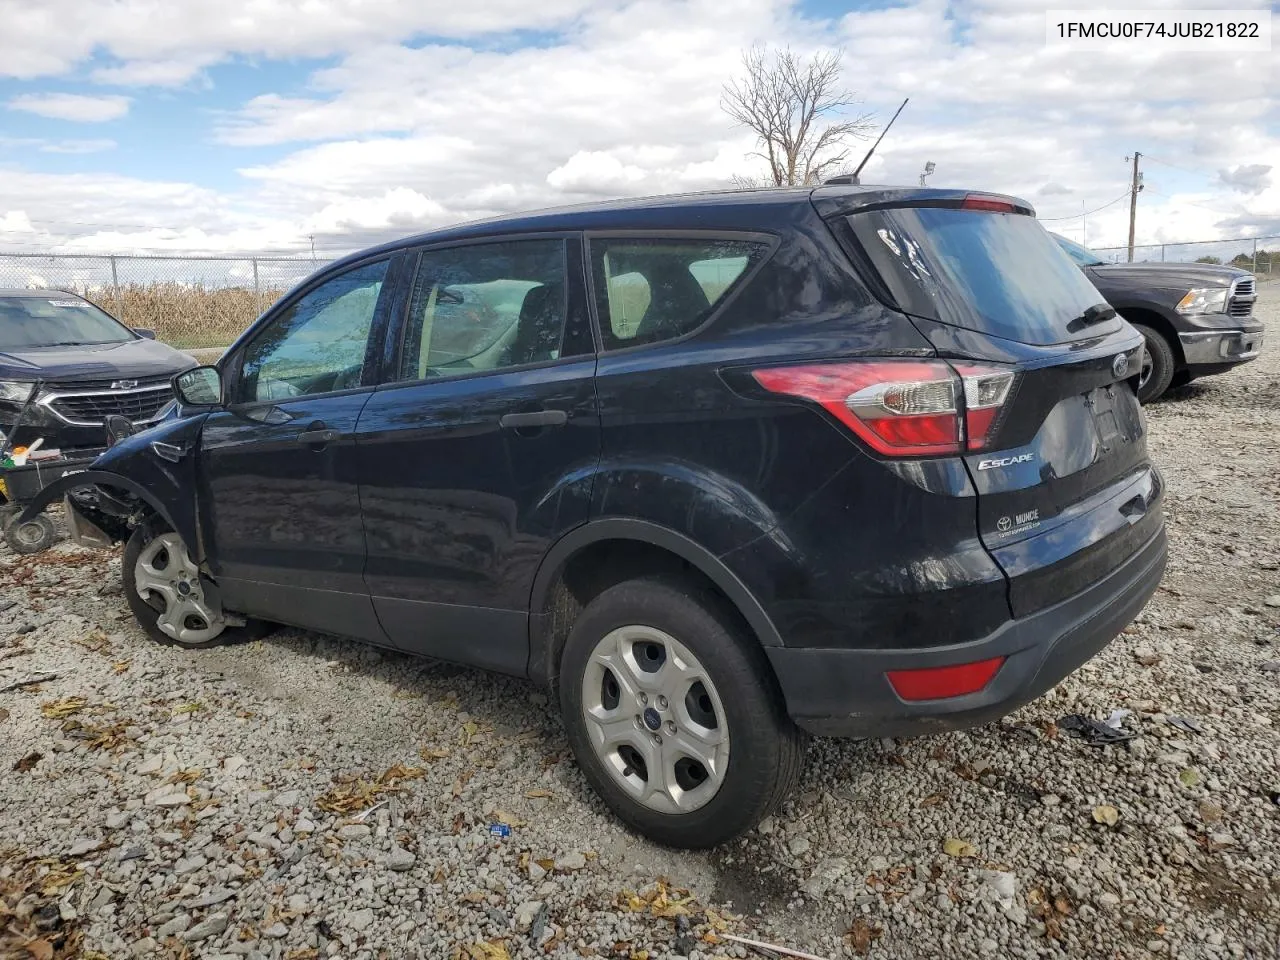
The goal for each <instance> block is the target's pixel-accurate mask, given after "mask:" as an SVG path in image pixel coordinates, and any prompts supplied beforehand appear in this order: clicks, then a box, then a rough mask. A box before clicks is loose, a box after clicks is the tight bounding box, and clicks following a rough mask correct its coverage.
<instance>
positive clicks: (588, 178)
mask: <svg viewBox="0 0 1280 960" xmlns="http://www.w3.org/2000/svg"><path fill="white" fill-rule="evenodd" d="M644 179H645V172H644V170H642V169H641V168H640V167H637V166H635V165H634V164H630V163H623V162H622V161H621V160H619V159H618V158H617V157H615V156H613V155H612V154H610V153H605V152H604V151H603V150H594V151H587V150H579V151H578V152H577V153H575V154H574V155H573V156H572V157H570V158H569V160H568V162H567V163H565V164H563V165H562V166H559V167H556V168H555V169H554V170H552V171H551V172H550V173H548V174H547V183H549V184H551V186H553V187H555V188H556V189H557V190H563V191H565V192H566V193H598V194H602V195H606V196H607V195H609V194H617V193H627V192H629V191H630V190H631V188H632V187H634V186H635V185H636V184H637V183H638V182H640V181H641V180H644Z"/></svg>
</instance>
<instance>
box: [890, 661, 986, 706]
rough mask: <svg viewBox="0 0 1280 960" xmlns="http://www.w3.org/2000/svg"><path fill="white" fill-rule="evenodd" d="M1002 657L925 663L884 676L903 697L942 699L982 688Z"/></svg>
mask: <svg viewBox="0 0 1280 960" xmlns="http://www.w3.org/2000/svg"><path fill="white" fill-rule="evenodd" d="M1003 664H1004V657H994V658H992V659H991V660H979V661H977V662H976V663H957V664H955V665H954V666H950V667H926V668H924V669H922V670H890V671H888V672H887V673H886V674H885V676H886V677H888V678H889V684H890V686H892V687H893V690H894V692H895V693H896V694H897V695H898V696H899V697H901V698H902V699H903V700H944V699H946V698H947V697H963V696H964V695H965V694H966V693H977V692H978V691H979V690H982V689H983V688H984V687H986V685H987V684H988V683H990V682H991V678H992V677H994V676H995V675H996V672H997V671H999V669H1000V667H1001V665H1003Z"/></svg>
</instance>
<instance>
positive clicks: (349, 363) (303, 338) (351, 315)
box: [236, 260, 389, 403]
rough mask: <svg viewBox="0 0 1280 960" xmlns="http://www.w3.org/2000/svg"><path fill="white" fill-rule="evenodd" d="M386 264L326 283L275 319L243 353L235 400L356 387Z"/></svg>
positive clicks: (280, 397)
mask: <svg viewBox="0 0 1280 960" xmlns="http://www.w3.org/2000/svg"><path fill="white" fill-rule="evenodd" d="M388 262H389V261H386V260H379V261H377V262H375V263H366V264H364V265H362V266H359V267H356V268H355V269H354V270H349V271H347V272H346V273H343V274H339V275H338V276H336V277H332V278H330V279H328V280H326V281H325V282H324V283H322V284H320V285H319V286H317V287H313V288H312V289H311V290H309V291H307V292H306V293H305V294H303V295H302V296H301V297H300V298H298V299H297V300H296V301H294V303H293V304H292V305H291V306H289V307H288V308H287V309H286V310H285V311H284V312H282V313H280V314H279V315H277V316H276V317H275V318H274V319H273V320H272V322H271V323H270V324H268V326H267V327H266V328H265V329H264V330H263V331H262V332H261V333H260V334H259V335H258V336H257V337H256V338H255V339H254V340H253V341H252V342H251V343H250V344H249V346H248V348H247V349H246V350H245V355H244V363H243V365H242V367H241V374H240V389H239V391H238V392H239V396H237V397H236V399H237V400H239V401H240V402H243V403H252V402H255V401H258V402H261V401H280V400H287V399H289V398H290V397H302V396H309V395H312V394H318V393H332V392H334V391H337V390H348V389H351V388H353V387H358V386H360V385H361V384H362V382H363V378H364V363H365V354H366V349H367V347H368V343H369V331H370V329H372V327H373V318H374V315H375V313H376V310H377V306H378V297H379V295H380V294H381V292H382V285H383V281H384V280H385V279H386V275H387V265H388Z"/></svg>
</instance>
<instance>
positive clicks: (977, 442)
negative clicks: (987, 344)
mask: <svg viewBox="0 0 1280 960" xmlns="http://www.w3.org/2000/svg"><path fill="white" fill-rule="evenodd" d="M954 366H955V368H956V372H957V373H959V374H960V379H961V381H962V382H963V383H964V415H965V436H966V437H968V441H967V446H968V448H969V449H970V450H984V449H986V447H987V444H988V443H989V442H990V440H991V435H992V433H993V432H994V427H995V425H996V421H997V420H998V419H999V418H1000V412H1001V411H1002V410H1003V409H1004V405H1005V401H1007V400H1008V399H1009V391H1010V390H1011V389H1013V377H1014V374H1013V371H1012V370H1004V369H1002V368H1000V367H989V366H986V365H985V364H980V363H956V364H954Z"/></svg>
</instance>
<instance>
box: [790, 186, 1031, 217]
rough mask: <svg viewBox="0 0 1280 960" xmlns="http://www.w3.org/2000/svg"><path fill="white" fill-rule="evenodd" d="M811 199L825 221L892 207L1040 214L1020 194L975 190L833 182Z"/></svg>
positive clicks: (815, 193)
mask: <svg viewBox="0 0 1280 960" xmlns="http://www.w3.org/2000/svg"><path fill="white" fill-rule="evenodd" d="M809 199H810V200H811V201H812V202H813V205H814V207H815V208H816V209H817V211H818V213H819V215H820V216H821V217H822V218H823V219H824V220H827V219H830V218H831V217H840V216H847V215H848V214H851V213H865V212H867V211H869V210H883V209H886V208H888V207H952V208H956V209H970V210H992V211H1000V212H1006V213H1017V214H1022V215H1024V216H1029V217H1034V216H1035V215H1036V211H1035V208H1034V207H1033V206H1031V204H1029V203H1028V202H1027V201H1025V200H1022V199H1020V198H1018V197H1012V196H1009V195H1007V194H1002V193H986V192H977V191H973V190H943V189H931V188H927V187H855V186H839V185H831V186H821V187H818V188H816V189H815V190H814V191H813V192H812V193H811V194H810V195H809Z"/></svg>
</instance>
